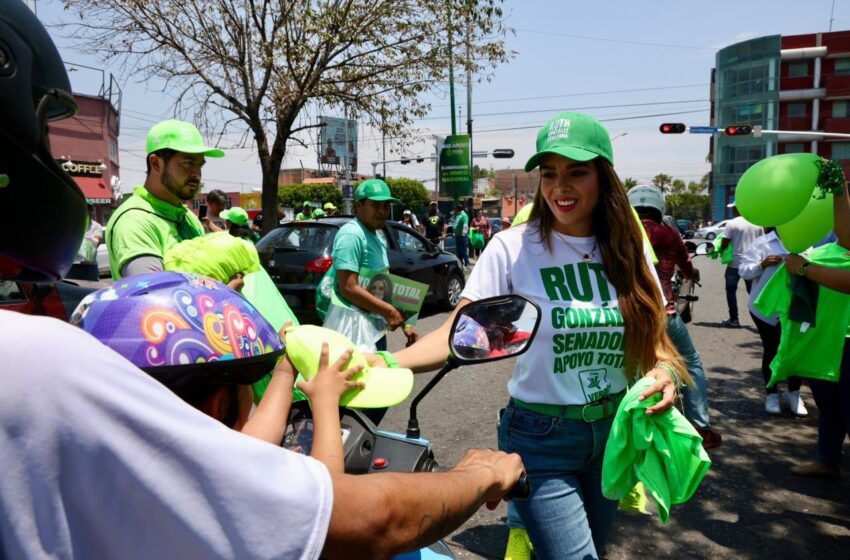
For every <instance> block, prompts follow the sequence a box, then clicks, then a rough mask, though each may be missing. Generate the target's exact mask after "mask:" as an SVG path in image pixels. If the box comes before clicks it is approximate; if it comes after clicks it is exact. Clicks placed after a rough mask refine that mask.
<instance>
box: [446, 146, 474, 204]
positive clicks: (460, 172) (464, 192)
mask: <svg viewBox="0 0 850 560" xmlns="http://www.w3.org/2000/svg"><path fill="white" fill-rule="evenodd" d="M469 162H470V159H469V136H467V135H466V134H458V135H455V136H447V137H446V141H445V142H444V143H443V148H442V149H441V150H440V194H441V195H443V196H452V197H463V196H472V167H471V165H470V163H469Z"/></svg>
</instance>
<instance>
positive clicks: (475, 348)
mask: <svg viewBox="0 0 850 560" xmlns="http://www.w3.org/2000/svg"><path fill="white" fill-rule="evenodd" d="M539 325H540V308H539V307H537V305H535V304H534V303H532V302H531V301H529V300H527V299H526V298H524V297H522V296H516V295H512V296H498V297H495V298H487V299H483V300H479V301H476V302H473V303H470V304H469V305H467V306H466V307H464V308H463V309H461V311H460V312H459V313H458V315H457V317H455V322H454V324H453V325H452V333H451V338H450V340H449V347H450V349H451V353H452V355H453V356H454V357H455V358H457V359H459V360H461V361H463V362H489V361H494V360H499V359H502V358H511V357H514V356H518V355H520V354H522V353H523V352H525V351H526V350H527V349H528V347H529V346H530V345H531V341H532V340H533V339H534V335H535V334H536V333H537V328H538V326H539Z"/></svg>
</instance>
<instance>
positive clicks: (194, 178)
mask: <svg viewBox="0 0 850 560" xmlns="http://www.w3.org/2000/svg"><path fill="white" fill-rule="evenodd" d="M146 153H147V178H146V179H145V184H144V185H143V186H137V187H136V188H135V189H133V195H132V196H131V197H130V198H129V199H127V200H126V201H124V203H123V204H122V205H121V206H120V207H119V208H118V210H116V211H115V213H114V214H113V215H112V217H111V218H110V220H109V223H108V224H107V226H106V243H107V247H108V249H109V268H110V270H111V271H112V278H114V279H115V280H118V279H120V278H123V277H124V276H132V275H134V274H142V273H145V272H155V271H159V270H163V263H162V258H163V255H164V254H165V251H166V250H167V249H168V248H169V247H171V246H172V245H174V244H175V243H179V242H180V241H184V240H186V239H192V238H194V237H199V236H201V235H203V234H204V228H203V226H202V225H201V222H200V221H199V220H198V218H197V217H196V216H195V214H193V213H192V212H191V211H190V210H189V209H188V208H187V207H186V205H185V204H183V203H184V202H186V201H188V200H192V199H193V198H195V194H197V192H198V191H199V190H200V189H201V168H202V167H203V165H204V163H205V162H206V159H205V157H223V156H224V152H223V151H222V150H219V149H216V148H210V147H207V146H205V145H204V140H203V138H202V137H201V133H200V131H198V129H197V128H196V127H195V125H193V124H192V123H188V122H184V121H178V120H166V121H162V122H161V123H159V124H156V125H154V127H153V128H151V130H150V132H148V138H147V152H146Z"/></svg>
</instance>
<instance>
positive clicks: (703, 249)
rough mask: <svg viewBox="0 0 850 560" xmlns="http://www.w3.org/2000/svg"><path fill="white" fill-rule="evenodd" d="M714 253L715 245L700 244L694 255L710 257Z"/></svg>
mask: <svg viewBox="0 0 850 560" xmlns="http://www.w3.org/2000/svg"><path fill="white" fill-rule="evenodd" d="M713 252H714V244H713V243H700V244H699V245H697V246H696V248H695V249H694V254H696V255H710V254H712V253H713Z"/></svg>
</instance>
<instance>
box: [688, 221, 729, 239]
mask: <svg viewBox="0 0 850 560" xmlns="http://www.w3.org/2000/svg"><path fill="white" fill-rule="evenodd" d="M728 223H729V220H723V221H722V222H717V223H716V224H714V225H710V226H705V227H701V228H699V229H698V230H697V231H696V233H695V234H694V237H699V238H701V239H705V240H706V241H712V240H714V238H715V237H717V236H718V235H720V234H721V233H723V229H724V228H725V227H726V224H728Z"/></svg>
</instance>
